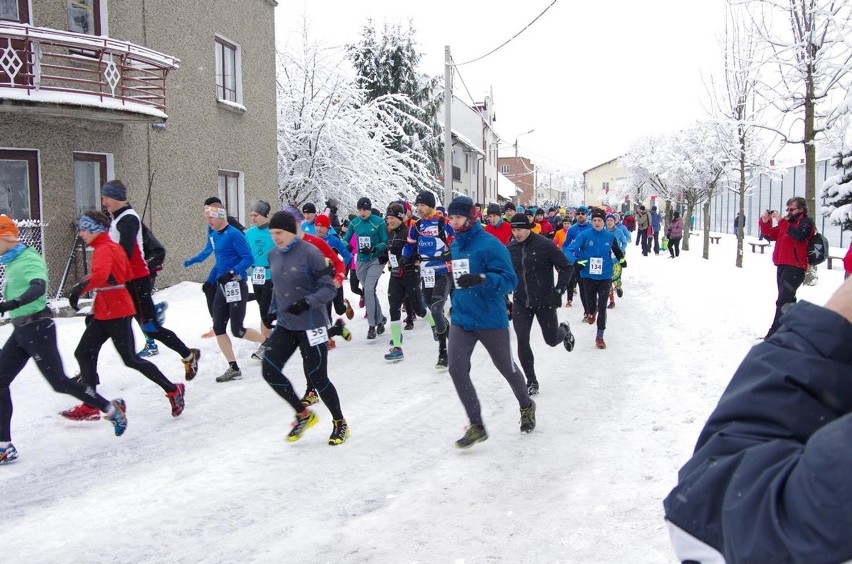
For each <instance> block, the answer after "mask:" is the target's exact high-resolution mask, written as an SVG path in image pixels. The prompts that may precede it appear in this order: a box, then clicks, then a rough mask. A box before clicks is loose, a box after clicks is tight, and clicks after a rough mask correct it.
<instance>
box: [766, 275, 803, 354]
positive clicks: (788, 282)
mask: <svg viewBox="0 0 852 564" xmlns="http://www.w3.org/2000/svg"><path fill="white" fill-rule="evenodd" d="M805 272H806V271H805V270H802V269H801V268H799V267H797V266H790V265H788V264H782V265H780V266H778V270H777V271H776V273H775V281H776V283H777V284H778V299H777V300H775V317H774V318H773V319H772V326H771V327H770V328H769V332H767V333H766V337H767V338H768V337H770V336H772V334H773V333H775V331H777V330H778V328H779V327H780V326H781V315H782V314H783V313H784V312H783V309H784V306H785V305H787V304H794V303H796V291H797V290H798V289H799V286H801V285H802V282H804V281H805Z"/></svg>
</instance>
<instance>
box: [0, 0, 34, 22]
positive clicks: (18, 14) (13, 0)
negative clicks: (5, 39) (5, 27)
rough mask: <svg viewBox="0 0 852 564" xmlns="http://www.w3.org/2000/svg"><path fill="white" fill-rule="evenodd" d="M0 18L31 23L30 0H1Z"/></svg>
mask: <svg viewBox="0 0 852 564" xmlns="http://www.w3.org/2000/svg"><path fill="white" fill-rule="evenodd" d="M0 20H7V21H12V22H19V23H30V5H29V0H0Z"/></svg>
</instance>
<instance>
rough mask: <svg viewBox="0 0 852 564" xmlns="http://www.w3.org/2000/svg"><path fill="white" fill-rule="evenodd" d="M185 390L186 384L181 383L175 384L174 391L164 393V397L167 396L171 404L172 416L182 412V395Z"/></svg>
mask: <svg viewBox="0 0 852 564" xmlns="http://www.w3.org/2000/svg"><path fill="white" fill-rule="evenodd" d="M185 391H186V386H184V385H183V384H175V389H174V391H172V392H169V393H167V394H166V397H167V398H169V403H170V404H172V417H177V416H178V415H180V414H181V413H183V407H184V399H183V396H184V392H185Z"/></svg>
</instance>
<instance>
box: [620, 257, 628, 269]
mask: <svg viewBox="0 0 852 564" xmlns="http://www.w3.org/2000/svg"><path fill="white" fill-rule="evenodd" d="M618 262H619V264H621V268H627V259H621V260H620V261H618Z"/></svg>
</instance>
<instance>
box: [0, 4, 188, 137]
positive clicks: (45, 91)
mask: <svg viewBox="0 0 852 564" xmlns="http://www.w3.org/2000/svg"><path fill="white" fill-rule="evenodd" d="M179 64H180V61H179V60H178V59H177V58H175V57H172V56H170V55H165V54H163V53H158V52H157V51H152V50H151V49H148V48H145V47H141V46H139V45H134V44H133V43H128V42H126V41H118V40H115V39H111V38H109V37H103V36H99V35H87V34H83V33H74V32H70V31H62V30H56V29H50V28H43V27H32V26H29V25H26V24H19V23H14V22H5V21H0V103H2V104H7V100H17V101H21V102H24V103H36V104H45V105H58V106H63V105H72V106H87V107H93V108H100V109H107V110H118V111H123V112H132V113H134V114H144V115H145V116H146V118H145V119H150V120H153V121H162V120H165V119H166V117H167V116H166V77H167V76H168V74H169V71H171V70H175V69H177V68H178V67H179Z"/></svg>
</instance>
